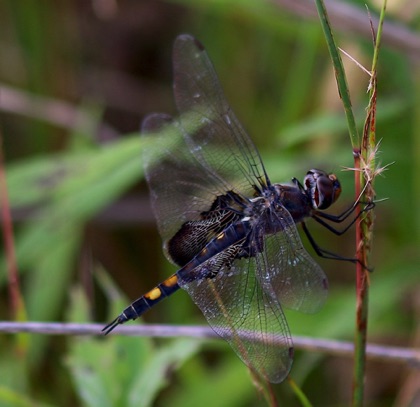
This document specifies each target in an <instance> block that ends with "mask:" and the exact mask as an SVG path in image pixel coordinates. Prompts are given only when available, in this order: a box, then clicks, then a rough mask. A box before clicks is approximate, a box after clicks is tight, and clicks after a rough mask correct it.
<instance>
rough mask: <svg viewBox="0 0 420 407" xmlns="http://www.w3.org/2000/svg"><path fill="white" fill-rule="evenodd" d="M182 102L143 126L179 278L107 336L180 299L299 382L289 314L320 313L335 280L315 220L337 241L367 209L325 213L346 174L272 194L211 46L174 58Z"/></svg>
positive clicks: (276, 376)
mask: <svg viewBox="0 0 420 407" xmlns="http://www.w3.org/2000/svg"><path fill="white" fill-rule="evenodd" d="M173 70H174V86H173V89H174V97H175V102H176V106H177V109H178V111H179V113H180V116H179V118H178V119H177V120H174V119H173V118H172V117H171V116H169V115H167V114H162V113H154V114H151V115H149V116H147V117H146V118H145V119H144V121H143V123H142V135H143V137H144V141H146V140H147V141H150V142H149V143H145V144H144V146H145V148H144V153H143V157H142V158H143V162H144V170H145V177H146V180H147V182H148V185H149V188H150V191H151V204H152V208H153V210H154V213H155V217H156V220H157V225H158V228H159V232H160V234H161V236H162V239H163V242H164V243H163V247H164V252H165V254H166V257H167V258H168V259H169V261H171V262H172V263H174V264H175V265H176V266H177V267H178V268H179V269H178V271H177V272H176V273H174V274H173V275H172V276H170V277H169V278H167V279H166V280H164V281H163V282H161V283H160V284H158V285H157V286H156V287H155V288H153V289H152V290H150V291H149V292H147V293H146V294H144V295H143V296H142V297H140V298H139V299H137V300H136V301H134V302H133V303H132V304H131V305H129V306H128V307H127V308H126V309H125V310H124V311H123V312H122V313H121V314H120V315H119V316H118V317H117V318H116V319H115V320H114V321H112V322H111V323H110V324H108V325H107V326H106V327H105V328H104V329H103V331H104V332H105V334H108V333H109V332H111V331H112V330H113V329H114V328H116V327H117V326H118V325H120V324H123V323H125V322H127V321H129V320H134V319H136V318H138V317H140V316H141V315H143V314H144V313H145V312H146V311H147V310H149V309H150V308H151V307H153V306H155V305H156V304H157V303H159V302H160V301H161V300H163V299H164V298H166V297H168V296H170V295H172V294H173V293H175V292H176V291H178V290H179V289H180V288H182V289H184V290H185V291H187V293H188V294H189V295H190V296H191V298H192V300H193V301H194V302H195V304H196V305H197V306H198V307H199V308H200V310H201V312H202V313H203V314H204V316H205V318H206V319H207V321H208V323H209V325H210V326H211V327H212V329H213V330H214V331H215V332H216V333H217V334H218V335H220V337H222V338H223V339H225V340H226V341H227V342H228V343H229V344H230V345H231V347H232V348H233V350H234V351H235V352H236V353H237V354H238V356H239V357H240V358H241V359H242V360H243V362H244V363H245V364H246V365H247V366H248V368H249V369H251V371H252V372H254V373H256V374H258V375H259V376H260V377H263V378H264V379H266V380H268V381H270V382H272V383H279V382H281V381H283V380H284V379H285V377H286V376H287V375H288V373H289V371H290V368H291V365H292V360H293V342H292V337H291V334H290V330H289V327H288V324H287V321H286V317H285V314H284V308H287V309H293V310H297V311H301V312H304V313H314V312H316V311H318V310H319V309H320V308H321V307H322V305H323V304H324V302H325V300H326V298H327V293H328V280H327V277H326V275H325V274H324V272H323V270H322V269H321V267H320V266H319V265H318V264H317V263H316V262H315V260H314V259H313V258H312V257H311V256H310V255H309V253H308V252H307V251H306V250H305V248H304V247H303V244H302V241H301V238H300V235H299V233H298V230H297V225H302V227H303V230H304V232H305V233H306V235H307V236H308V238H309V241H310V243H311V244H312V246H313V247H314V249H315V251H316V253H317V254H318V255H320V256H322V257H327V258H333V259H340V260H349V261H356V260H355V259H351V258H350V259H349V258H343V257H340V256H338V255H336V254H334V253H331V252H329V251H326V250H323V249H321V248H320V247H318V246H317V244H316V242H315V240H314V239H313V238H312V236H311V235H310V233H309V231H308V229H307V227H306V224H305V220H306V219H308V218H312V219H315V220H316V221H317V222H318V223H320V224H321V225H323V226H326V227H327V228H328V229H329V230H331V231H332V232H334V233H336V234H342V233H344V232H345V231H346V230H347V229H348V227H350V226H351V224H353V223H354V221H355V219H354V220H353V221H352V222H351V223H350V225H349V226H348V227H347V228H345V229H344V230H343V231H339V230H337V229H335V228H334V227H332V226H331V224H330V223H329V221H332V222H336V223H341V222H342V221H344V220H345V219H347V218H348V217H349V216H350V214H351V213H353V210H354V208H355V206H356V204H354V205H353V206H352V207H351V208H349V209H348V210H347V211H345V212H344V213H342V214H340V215H338V216H336V215H330V214H327V213H325V212H323V211H324V210H325V209H327V208H329V207H330V206H331V205H332V204H333V203H334V202H335V201H336V200H337V198H338V197H339V195H340V192H341V185H340V182H339V180H338V179H337V177H336V176H335V175H334V174H329V173H326V172H324V171H321V170H317V169H312V170H310V171H308V172H307V174H306V176H305V177H304V180H303V183H300V182H299V181H298V180H297V179H296V178H293V180H292V183H290V184H280V183H272V182H271V180H270V178H269V176H268V175H267V172H266V170H265V167H264V164H263V162H262V160H261V157H260V154H259V152H258V150H257V148H256V147H255V145H254V143H253V142H252V140H251V138H250V137H249V136H248V134H247V133H246V131H245V130H244V128H243V127H242V125H241V123H240V122H239V121H238V119H237V118H236V116H235V114H234V113H233V111H232V109H231V107H230V106H229V104H228V102H227V100H226V98H225V96H224V93H223V90H222V87H221V85H220V83H219V79H218V77H217V74H216V71H215V69H214V67H213V65H212V62H211V60H210V58H209V56H208V55H207V53H206V51H205V49H204V47H203V45H202V44H201V43H200V42H199V41H198V40H197V39H195V38H194V37H192V36H190V35H187V34H184V35H180V36H179V37H177V38H176V40H175V43H174V49H173Z"/></svg>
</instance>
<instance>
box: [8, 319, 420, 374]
mask: <svg viewBox="0 0 420 407" xmlns="http://www.w3.org/2000/svg"><path fill="white" fill-rule="evenodd" d="M102 328H103V324H76V323H56V322H7V321H2V322H0V332H3V333H8V334H15V333H20V332H26V333H33V334H44V335H66V336H70V335H82V336H100V337H103V334H102V332H101V331H102ZM115 335H122V336H142V337H154V338H173V337H188V338H201V339H220V337H219V336H218V335H217V334H216V333H215V332H214V331H213V330H212V329H211V328H210V327H208V326H188V325H155V324H148V325H126V326H120V327H118V331H116V332H115V333H112V336H115ZM293 343H294V345H295V347H296V348H297V349H302V350H308V351H313V352H322V353H327V354H330V355H337V356H346V357H351V356H352V355H353V350H354V346H353V343H352V342H347V341H337V340H332V339H318V338H310V337H305V336H294V337H293ZM367 356H368V357H369V358H370V359H372V360H381V361H386V362H392V363H404V364H407V365H410V366H412V367H415V368H417V369H420V349H411V348H402V347H396V346H386V345H377V344H370V345H368V346H367Z"/></svg>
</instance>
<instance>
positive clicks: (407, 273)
mask: <svg viewBox="0 0 420 407" xmlns="http://www.w3.org/2000/svg"><path fill="white" fill-rule="evenodd" d="M365 3H366V1H365V0H364V1H356V0H355V1H347V2H346V3H339V2H329V3H328V2H327V9H328V10H329V11H330V14H331V17H332V22H333V29H334V31H335V36H336V41H337V43H338V45H339V46H340V47H341V48H342V49H344V50H345V51H346V52H347V53H349V54H351V55H352V56H353V57H354V58H355V59H357V60H358V61H359V62H360V63H361V64H363V65H364V66H365V67H367V68H368V69H369V68H370V64H371V58H372V52H373V51H372V50H373V46H372V39H371V35H370V27H369V19H368V13H367V11H366V8H365V5H364V4H365ZM367 3H368V7H369V10H370V12H371V13H372V15H373V16H375V15H377V10H378V9H379V7H380V2H377V1H368V2H367ZM307 10H314V8H313V5H312V3H309V2H305V1H292V2H289V1H285V0H278V1H259V2H256V1H251V0H249V1H248V0H245V1H244V0H241V1H234V0H226V1H224V2H217V1H211V0H202V1H200V2H195V1H191V0H183V1H182V0H179V1H168V2H160V1H153V0H149V1H146V0H145V1H134V0H126V1H121V2H116V1H114V0H96V1H66V0H62V1H60V2H53V1H50V2H36V1H32V2H25V5H23V4H22V3H21V2H16V1H12V0H5V1H3V2H1V4H0V41H1V42H0V47H1V48H0V49H1V58H0V81H1V84H0V86H1V88H0V111H1V123H0V124H1V132H2V137H3V140H2V149H3V160H4V162H3V165H4V167H5V168H4V170H5V172H6V175H7V188H8V196H9V200H10V205H11V207H12V215H13V221H14V238H15V245H16V257H17V261H18V268H19V276H20V282H21V287H22V293H23V297H22V298H23V303H22V305H23V307H22V308H19V307H18V308H16V309H12V307H11V306H10V298H9V295H8V282H7V274H6V261H5V254H4V252H3V253H2V254H1V256H2V257H1V263H0V264H1V269H0V270H1V272H0V283H1V285H0V290H1V297H0V305H1V306H0V318H1V319H9V318H10V316H11V315H12V314H13V313H18V314H19V318H20V319H27V320H29V321H66V322H78V323H81V322H87V321H101V322H102V321H103V322H104V323H105V322H107V321H109V320H110V319H111V318H113V317H114V316H115V315H117V314H118V313H119V312H120V311H121V309H122V308H124V307H125V306H126V305H127V304H128V303H129V302H130V301H131V300H133V299H135V298H137V297H138V296H139V295H141V294H143V293H144V292H145V291H147V290H148V289H150V288H151V287H153V286H154V285H155V284H156V283H158V282H159V281H161V280H163V279H164V278H165V277H166V276H168V275H169V274H170V273H172V272H173V271H174V270H173V268H172V267H171V266H170V265H169V264H168V262H167V261H166V260H165V258H164V256H163V255H162V252H161V248H160V238H159V236H158V234H157V231H156V226H155V222H154V219H153V215H152V212H151V209H150V207H149V203H148V191H147V187H146V185H145V182H144V180H143V173H142V163H141V158H140V156H141V155H140V150H141V142H140V138H139V137H138V129H139V126H140V122H141V120H142V117H144V115H146V114H147V113H150V112H153V111H163V112H168V113H171V114H176V112H175V107H174V103H173V97H172V90H171V82H172V74H171V69H172V62H171V49H172V44H173V40H174V39H175V37H176V36H177V35H179V34H180V33H184V32H188V33H191V34H193V35H194V36H196V37H197V38H199V39H200V40H201V42H202V43H203V44H204V45H205V46H206V48H207V51H208V53H209V55H210V57H211V59H212V60H213V63H214V65H215V67H216V70H217V72H218V74H219V77H220V80H221V83H222V85H223V87H224V90H225V92H226V95H227V98H228V100H229V101H230V103H231V105H232V107H233V108H234V110H235V112H236V114H237V115H238V117H239V118H240V120H241V121H242V123H243V124H244V126H245V128H246V129H247V130H248V132H249V133H250V135H251V137H252V139H253V140H254V142H255V143H256V145H257V146H258V148H259V150H260V152H261V155H262V157H263V159H264V162H265V165H266V168H267V170H268V173H269V174H270V176H271V179H272V180H274V181H276V182H279V181H282V182H284V181H288V180H289V179H290V178H291V177H293V176H296V177H298V178H299V179H302V178H303V176H304V174H305V172H306V171H307V169H309V168H312V167H315V168H316V167H320V168H324V169H326V170H327V171H335V172H336V173H338V175H339V177H340V180H341V182H342V185H343V195H342V197H341V198H340V201H339V203H337V205H336V206H337V207H336V208H335V209H334V210H333V211H332V212H334V213H339V212H340V210H342V209H344V208H346V207H348V205H349V204H350V203H351V202H352V200H353V199H354V193H353V184H352V183H353V174H352V173H351V172H341V170H342V168H343V167H351V166H352V165H353V157H352V152H351V147H350V143H349V139H348V135H347V133H346V122H345V118H344V113H343V111H342V106H341V102H340V100H339V96H338V93H337V90H336V85H335V78H334V73H333V70H332V66H331V62H330V59H329V55H328V52H327V48H326V44H325V40H324V38H323V35H322V31H321V27H320V24H319V22H318V20H317V18H316V14H315V13H314V12H311V11H307ZM419 27H420V5H419V3H418V2H416V1H414V0H406V1H404V0H401V1H397V0H394V1H389V6H388V12H387V23H386V25H385V29H384V37H383V47H382V50H381V55H380V63H379V77H378V92H379V95H378V98H379V99H378V123H377V135H378V138H380V139H381V144H380V152H379V154H378V160H379V161H380V163H381V164H382V165H385V164H389V163H394V164H393V165H392V166H390V167H389V169H388V170H387V171H386V172H385V173H384V174H383V175H384V176H383V177H379V178H377V180H376V185H375V188H376V192H377V198H378V199H384V198H388V199H387V200H386V201H384V202H381V203H379V204H378V205H377V207H376V209H375V212H376V226H375V241H374V248H373V256H372V259H371V263H372V265H373V266H374V268H375V271H374V273H372V274H371V294H370V317H369V324H370V326H369V341H370V342H374V343H380V344H388V345H398V346H402V347H416V346H417V347H418V346H419V342H418V341H419V337H420V336H419V333H420V332H419V318H418V316H419V312H420V308H419V307H420V303H419V295H418V293H419V286H420V284H419V268H420V267H419V265H420V254H419V253H420V251H419V240H420V212H419V210H418V202H419V198H420V184H419V182H418V173H419V170H420V137H419V128H420V126H419V125H420V122H419V118H420V98H419V95H420V75H419V74H420V72H419V67H420V34H419ZM343 59H344V62H345V65H346V70H347V75H348V82H349V87H350V90H351V96H352V101H353V106H354V111H355V115H356V117H357V120H358V122H359V123H360V129H361V128H362V124H363V120H364V118H365V111H364V108H365V106H366V105H367V102H368V101H367V95H366V90H367V86H368V82H369V77H368V76H367V75H366V74H365V73H364V72H362V70H361V69H360V68H359V67H357V66H356V65H355V64H354V63H353V62H351V61H350V60H348V59H347V58H346V57H343ZM167 176H168V177H170V176H171V174H168V175H167ZM310 226H311V230H312V231H313V233H314V235H315V236H316V238H317V241H319V243H320V245H321V246H323V247H328V248H329V249H330V250H332V251H334V252H337V253H342V254H343V255H348V256H353V254H354V250H355V249H354V237H353V236H352V233H351V232H350V233H348V234H347V235H346V236H343V237H341V238H336V237H334V238H333V239H331V235H330V234H328V232H327V231H325V230H321V229H322V228H320V227H319V226H318V225H314V224H312V223H311V224H310ZM304 242H305V244H306V243H307V242H306V241H305V240H304ZM307 247H308V245H307ZM308 250H310V249H309V248H308ZM319 263H320V264H321V265H322V267H323V268H324V269H325V271H326V273H327V275H328V277H329V280H330V297H329V300H328V301H327V305H326V306H325V308H324V309H323V310H322V311H321V312H320V313H318V314H316V315H311V316H307V315H300V314H297V313H292V312H288V313H287V317H288V321H289V323H290V328H291V331H292V333H293V334H294V335H307V336H311V337H320V338H332V339H347V340H351V339H352V337H353V332H354V320H355V315H354V309H355V299H354V298H355V296H354V292H355V288H354V273H355V272H354V267H352V265H349V264H343V263H341V262H335V261H324V260H322V259H319ZM23 310H26V314H25V313H24V312H23ZM142 322H147V323H161V324H163V323H165V324H205V321H204V318H203V316H202V315H201V314H200V312H199V311H198V310H197V309H196V307H195V306H194V305H193V303H192V301H191V300H190V299H189V297H188V296H187V295H186V294H185V293H184V292H180V293H177V294H176V295H174V296H173V297H172V298H170V299H168V300H167V301H164V302H163V303H162V304H160V305H159V306H157V307H155V309H153V310H152V311H150V312H149V313H148V314H147V315H145V316H144V319H143V321H142ZM296 353H297V354H296V357H295V362H294V366H293V369H292V372H291V375H292V377H293V378H294V380H295V381H296V382H297V383H298V384H299V386H301V388H302V390H303V391H304V392H305V393H306V395H307V396H308V398H309V399H310V400H311V401H312V402H313V404H314V405H322V406H341V405H346V404H348V403H349V399H350V395H351V376H352V363H351V360H350V359H348V358H344V357H337V356H332V355H324V354H322V355H321V354H318V353H316V354H315V353H311V352H308V351H305V352H303V351H297V352H296ZM416 374H417V375H418V370H417V371H416V370H415V369H414V368H413V367H410V366H407V365H404V364H400V363H397V362H395V363H390V362H378V361H376V362H374V361H372V362H369V363H368V369H367V382H366V405H369V406H381V407H382V406H403V405H410V403H415V401H413V400H414V399H415V397H416V394H417V401H418V400H419V399H418V397H420V396H419V387H418V382H417V387H416V381H415V375H416ZM274 388H275V391H276V394H277V398H278V400H279V401H280V404H281V405H287V406H295V405H299V404H298V401H297V400H296V398H295V396H294V395H293V393H292V391H291V389H290V387H289V385H288V384H287V383H286V382H285V383H283V384H280V385H276V386H274ZM416 392H417V393H416ZM410 400H411V401H410ZM264 404H265V402H264V399H263V398H262V397H261V396H260V395H258V393H257V391H256V389H255V388H254V387H253V385H252V380H251V378H250V376H249V374H248V373H247V371H246V368H245V366H244V365H243V364H242V363H241V362H240V361H239V359H238V358H237V357H236V356H235V355H234V354H233V352H232V351H231V349H230V348H229V347H228V345H227V344H225V343H224V342H222V341H220V340H198V339H193V338H176V339H160V340H157V339H151V338H139V337H122V336H118V335H112V336H110V337H107V338H106V339H105V340H104V339H103V338H100V337H71V336H46V335H29V334H19V335H4V334H3V335H1V336H0V406H43V407H44V406H89V407H93V406H101V407H103V406H149V405H155V406H171V407H173V406H174V407H175V406H196V405H201V406H206V405H212V406H214V405H217V406H229V407H235V406H262V405H264ZM412 405H414V404H412Z"/></svg>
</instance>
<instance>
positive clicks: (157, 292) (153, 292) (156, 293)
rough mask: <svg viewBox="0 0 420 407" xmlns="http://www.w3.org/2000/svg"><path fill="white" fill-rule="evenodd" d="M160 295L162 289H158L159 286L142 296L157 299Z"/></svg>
mask: <svg viewBox="0 0 420 407" xmlns="http://www.w3.org/2000/svg"><path fill="white" fill-rule="evenodd" d="M161 295H162V291H160V288H159V287H155V288H154V289H153V290H150V291H149V292H148V293H147V294H144V296H145V297H146V298H147V299H148V300H152V301H153V300H157V299H158V298H159V297H160V296H161Z"/></svg>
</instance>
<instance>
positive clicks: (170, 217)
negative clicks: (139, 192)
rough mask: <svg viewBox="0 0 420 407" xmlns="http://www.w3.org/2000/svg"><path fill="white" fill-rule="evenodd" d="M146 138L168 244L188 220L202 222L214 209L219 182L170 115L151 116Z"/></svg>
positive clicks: (154, 198)
mask: <svg viewBox="0 0 420 407" xmlns="http://www.w3.org/2000/svg"><path fill="white" fill-rule="evenodd" d="M142 136H143V141H144V148H143V163H144V170H145V176H146V180H147V182H148V184H149V188H150V195H151V204H152V208H153V211H154V213H155V216H156V220H157V224H158V228H159V232H160V234H161V236H162V238H163V240H164V242H165V243H166V242H167V241H168V240H169V239H171V238H172V237H173V236H174V234H175V233H176V232H177V231H178V230H179V229H180V228H181V226H182V225H183V224H184V223H185V222H186V221H189V220H198V219H200V214H201V213H202V212H203V211H207V210H209V209H210V206H211V205H212V203H213V201H214V200H215V199H216V196H217V195H216V194H217V191H218V185H219V182H218V180H215V178H214V177H213V176H212V174H211V173H209V172H208V171H207V170H206V169H205V168H204V167H203V166H202V165H201V164H200V163H199V162H198V161H197V159H196V158H195V156H194V155H192V154H191V153H190V151H189V149H188V148H187V146H186V144H185V140H184V137H183V134H182V132H181V130H180V127H179V125H178V123H177V122H175V121H173V120H172V118H171V117H170V116H168V115H166V114H157V113H155V114H151V115H149V116H147V117H146V118H145V119H144V121H143V124H142ZM168 258H169V257H168ZM169 260H171V261H172V259H171V258H169Z"/></svg>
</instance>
